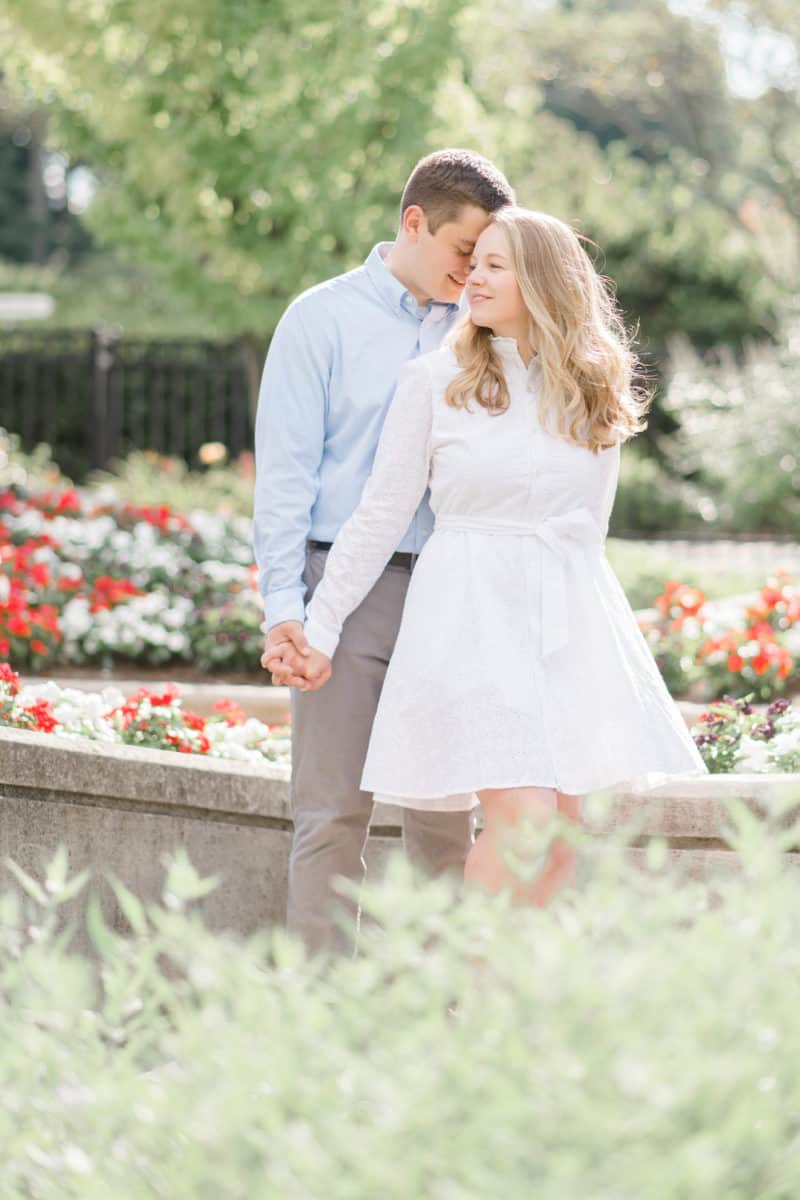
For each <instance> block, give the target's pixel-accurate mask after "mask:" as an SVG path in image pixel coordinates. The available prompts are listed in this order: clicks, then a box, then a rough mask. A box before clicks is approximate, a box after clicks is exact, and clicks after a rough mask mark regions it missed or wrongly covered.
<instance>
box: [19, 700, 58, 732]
mask: <svg viewBox="0 0 800 1200" xmlns="http://www.w3.org/2000/svg"><path fill="white" fill-rule="evenodd" d="M25 712H26V713H29V714H30V715H31V716H32V717H33V719H34V722H35V724H36V728H37V729H38V730H39V731H40V732H41V733H52V732H53V730H54V729H55V727H56V725H57V724H58V722H57V721H56V719H55V717H54V716H53V710H52V708H51V706H50V701H49V700H37V701H36V703H35V704H31V705H30V706H29V707H28V708H26V709H25Z"/></svg>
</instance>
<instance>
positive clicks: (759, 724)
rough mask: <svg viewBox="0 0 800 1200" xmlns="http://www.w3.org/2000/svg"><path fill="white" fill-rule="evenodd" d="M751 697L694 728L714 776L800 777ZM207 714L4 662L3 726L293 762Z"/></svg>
mask: <svg viewBox="0 0 800 1200" xmlns="http://www.w3.org/2000/svg"><path fill="white" fill-rule="evenodd" d="M751 699H752V697H745V698H743V699H736V698H735V697H733V696H726V697H725V699H724V700H722V701H718V702H717V703H715V704H712V705H710V707H709V708H708V710H707V711H706V712H704V713H702V714H701V715H700V717H699V719H698V721H697V723H696V724H695V725H694V726H693V728H692V736H693V737H694V740H695V742H696V744H697V747H698V749H699V750H700V753H701V754H702V756H703V759H704V760H705V763H706V766H707V767H708V769H709V771H711V772H712V773H714V774H727V773H733V772H735V773H737V774H738V773H742V772H749V773H759V774H760V773H770V774H772V773H776V774H777V773H780V774H785V773H791V772H800V713H798V712H797V710H796V709H793V708H792V707H791V705H790V704H789V702H788V700H785V699H779V700H774V701H773V702H772V703H771V704H770V705H769V706H768V707H767V708H766V710H764V709H763V708H762V709H758V708H756V707H755V706H754V705H752V704H751V703H750V701H751ZM213 707H214V714H213V716H211V717H207V718H206V717H202V716H199V715H198V714H197V713H194V712H191V711H189V710H187V709H184V708H183V706H182V701H181V696H180V690H179V688H178V687H177V686H176V685H174V684H171V685H169V686H168V687H167V688H166V689H165V690H164V691H163V692H160V693H155V692H151V691H148V690H147V689H146V688H140V689H139V690H138V691H137V692H135V693H134V695H133V696H130V697H128V699H127V700H126V699H125V698H124V697H123V695H122V693H121V692H119V691H118V690H117V689H116V688H106V689H105V690H104V691H103V692H101V693H97V692H94V693H93V692H88V693H87V692H79V691H76V690H75V689H72V688H61V687H59V686H58V684H56V683H53V682H48V683H44V682H43V683H40V684H39V683H37V684H35V685H29V686H27V687H23V686H22V685H21V684H20V680H19V676H18V675H17V674H16V672H14V671H12V670H11V668H10V667H9V666H8V665H7V664H6V663H0V725H8V726H12V727H14V728H17V729H33V730H36V731H38V732H40V733H59V734H65V735H67V736H70V737H88V738H93V739H95V740H98V741H105V742H118V743H119V742H121V743H124V744H126V745H130V746H149V747H151V748H153V749H158V750H175V751H177V752H178V753H182V754H207V755H210V756H211V757H216V758H232V759H239V760H241V761H250V762H262V761H264V760H265V759H266V760H267V761H269V762H280V763H289V762H290V759H291V727H290V724H289V720H288V714H287V720H286V722H284V723H282V724H280V725H265V724H264V723H263V722H262V721H258V720H255V719H253V718H249V719H248V718H247V717H246V716H245V713H244V712H243V711H242V709H241V708H239V706H238V705H236V704H235V703H233V702H232V701H230V700H219V701H217V702H216V703H215V704H214V706H213Z"/></svg>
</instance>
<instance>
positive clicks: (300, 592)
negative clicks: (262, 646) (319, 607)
mask: <svg viewBox="0 0 800 1200" xmlns="http://www.w3.org/2000/svg"><path fill="white" fill-rule="evenodd" d="M305 600H306V589H305V587H304V586H302V587H287V588H280V589H279V590H278V591H276V592H267V594H266V595H265V596H264V613H265V615H266V619H267V629H268V630H269V629H271V628H272V626H273V625H280V624H281V622H282V621H298V622H299V623H300V624H301V625H302V624H303V620H304V618H305V615H306V605H305Z"/></svg>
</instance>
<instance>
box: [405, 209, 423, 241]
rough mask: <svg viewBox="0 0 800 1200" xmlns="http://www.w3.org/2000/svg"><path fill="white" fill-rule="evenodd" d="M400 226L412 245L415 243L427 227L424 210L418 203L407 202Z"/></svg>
mask: <svg viewBox="0 0 800 1200" xmlns="http://www.w3.org/2000/svg"><path fill="white" fill-rule="evenodd" d="M400 227H401V229H402V230H403V233H404V234H405V236H406V238H407V239H408V241H409V242H411V243H412V245H414V244H416V243H417V242H418V241H419V239H420V236H421V235H422V234H423V233H424V232H425V230H426V229H427V228H428V221H427V218H426V216H425V212H424V210H423V209H422V208H420V206H419V205H418V204H409V206H408V208H407V209H406V211H405V212H404V213H403V218H402V221H401V222H400Z"/></svg>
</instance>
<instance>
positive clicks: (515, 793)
mask: <svg viewBox="0 0 800 1200" xmlns="http://www.w3.org/2000/svg"><path fill="white" fill-rule="evenodd" d="M478 798H479V799H480V801H481V807H482V809H483V814H484V829H483V832H482V833H481V834H480V835H479V836H478V839H477V841H476V842H475V843H474V845H473V846H472V849H471V850H470V852H469V855H468V856H467V861H466V864H465V866H464V880H465V882H467V883H474V884H477V885H478V886H479V887H482V888H483V889H484V891H487V892H490V893H495V892H499V891H502V890H503V888H506V887H508V888H510V889H511V894H512V898H513V902H514V903H515V904H534V905H536V906H537V907H541V908H543V907H544V906H545V905H547V904H548V903H549V901H550V899H551V898H552V897H553V895H555V893H556V892H557V891H558V890H559V889H560V888H561V887H564V886H566V885H567V884H574V882H575V852H574V850H573V849H572V847H571V846H570V845H569V844H568V843H567V842H565V841H564V840H563V839H562V838H556V839H555V840H554V841H553V842H552V844H551V845H550V847H549V850H548V852H547V854H546V857H545V861H544V863H543V864H542V867H541V869H540V870H539V871H537V872H536V875H535V877H534V878H533V879H522V878H520V876H519V874H518V873H517V872H515V871H514V868H513V865H511V864H509V863H508V862H506V852H507V851H508V850H515V849H516V853H517V854H518V855H519V854H520V850H521V846H520V844H519V839H516V840H517V842H518V845H517V846H516V848H515V846H514V842H515V837H514V834H515V831H516V830H518V829H519V826H520V825H521V824H522V823H523V822H524V821H530V822H532V823H533V824H534V825H537V826H545V825H547V824H548V823H549V822H550V820H551V819H552V817H553V814H554V813H558V814H559V815H560V816H561V817H563V818H565V819H567V820H571V821H577V820H579V817H580V797H578V796H568V795H566V794H564V793H562V792H557V791H556V790H555V789H554V788H540V787H524V788H487V789H485V790H484V791H480V792H479V793H478Z"/></svg>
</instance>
